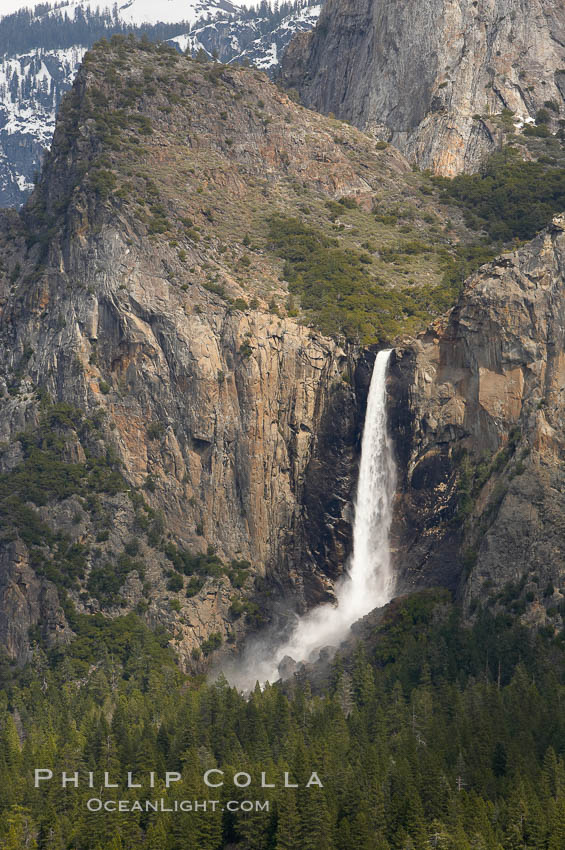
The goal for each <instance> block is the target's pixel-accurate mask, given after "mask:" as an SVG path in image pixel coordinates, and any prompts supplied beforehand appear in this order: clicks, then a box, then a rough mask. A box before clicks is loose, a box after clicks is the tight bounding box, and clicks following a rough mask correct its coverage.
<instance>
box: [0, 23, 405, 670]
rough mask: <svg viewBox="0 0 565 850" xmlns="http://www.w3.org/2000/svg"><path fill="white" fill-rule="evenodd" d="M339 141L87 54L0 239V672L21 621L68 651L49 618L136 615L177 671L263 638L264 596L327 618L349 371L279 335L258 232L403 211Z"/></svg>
mask: <svg viewBox="0 0 565 850" xmlns="http://www.w3.org/2000/svg"><path fill="white" fill-rule="evenodd" d="M336 123H337V122H331V121H327V120H325V119H323V118H319V117H318V116H314V115H312V113H310V112H309V111H308V110H305V109H303V108H302V107H300V106H297V105H296V104H294V103H293V102H292V101H291V100H289V98H288V97H287V96H286V94H284V93H283V92H281V91H279V90H278V89H277V88H276V87H275V86H273V85H272V84H271V83H270V82H269V81H268V79H267V77H266V76H265V75H263V74H260V73H258V72H256V71H248V70H243V69H232V70H229V69H227V68H225V66H214V65H213V64H212V63H200V62H194V61H192V60H191V59H189V58H186V57H184V56H180V55H178V54H177V53H175V52H174V51H173V50H171V49H169V48H166V47H162V48H156V47H153V46H150V45H142V46H141V47H140V46H138V45H136V44H135V42H133V41H131V40H129V41H128V40H124V39H121V40H119V39H118V40H117V41H115V42H114V43H113V44H112V45H111V46H108V45H106V46H103V45H102V46H100V47H99V48H98V49H97V50H95V51H93V52H92V53H91V54H89V56H88V57H87V60H86V62H85V64H84V66H83V69H82V70H81V72H80V73H79V77H78V79H77V82H76V83H75V86H74V89H73V92H72V94H71V95H70V96H69V97H68V98H67V99H66V101H65V102H64V104H63V107H62V110H61V114H60V117H59V123H58V127H57V130H56V132H55V139H54V144H53V149H52V152H51V154H50V155H49V157H48V158H47V161H46V163H45V167H44V169H43V172H42V176H41V179H40V181H39V183H38V186H37V188H36V191H35V193H34V195H33V197H32V199H31V200H30V202H29V203H28V205H27V206H26V208H25V209H24V211H23V214H22V215H20V216H18V215H16V214H15V213H9V214H8V213H6V214H5V215H4V218H3V222H2V233H1V235H0V241H1V243H2V245H1V249H0V250H1V252H2V262H3V266H2V277H1V281H0V394H1V395H2V403H1V407H0V440H1V457H0V464H1V466H0V488H1V491H2V492H1V493H0V501H2V507H1V508H0V510H1V511H2V520H3V527H4V528H5V529H6V531H5V533H4V537H3V538H2V540H1V542H0V551H1V560H0V563H1V564H2V578H1V579H0V588H1V592H2V594H3V597H2V598H3V606H2V614H1V623H0V634H1V635H2V636H3V637H4V640H3V644H4V646H5V648H6V649H7V651H8V653H9V655H10V656H12V657H14V658H17V659H18V660H19V661H24V660H26V658H28V657H29V652H30V649H29V642H28V641H27V640H26V635H27V632H28V630H29V627H32V626H35V625H36V624H38V623H39V624H40V626H41V629H43V630H44V631H45V630H47V632H48V634H47V636H46V638H45V640H46V642H47V644H48V645H49V643H50V642H53V641H56V640H67V639H68V638H69V634H70V630H69V626H68V623H67V621H66V618H65V613H64V612H63V609H64V610H65V611H66V610H67V608H68V602H69V600H70V602H72V603H73V606H74V608H75V610H76V611H77V612H78V613H79V614H80V613H82V614H92V613H95V612H97V611H104V612H105V613H107V614H109V615H111V616H116V615H118V614H120V613H126V612H127V611H131V610H137V611H139V612H141V614H142V615H143V616H144V617H145V618H146V620H147V622H148V623H150V624H152V625H159V624H161V625H165V626H166V627H167V628H169V629H170V630H171V632H172V633H173V634H174V635H175V638H174V643H175V646H176V647H177V649H178V650H179V653H180V655H181V657H182V658H183V660H184V662H185V663H186V664H187V665H190V664H196V663H197V660H195V659H197V658H198V653H199V647H200V646H201V645H202V644H205V643H206V641H207V640H208V639H209V638H210V637H211V636H213V641H215V644H214V645H217V643H218V641H223V642H226V641H228V639H229V640H230V641H232V642H234V641H235V640H236V639H237V637H238V636H240V635H241V634H242V633H243V632H245V630H246V629H247V628H248V627H249V625H250V624H251V625H255V624H257V623H258V622H260V619H261V616H262V615H264V614H267V613H268V610H269V606H270V604H271V603H270V602H269V597H268V595H266V594H267V593H268V589H269V587H271V588H272V587H276V588H277V589H278V594H279V595H280V594H285V595H287V596H288V595H290V596H291V597H293V598H294V600H295V603H296V604H297V605H298V606H301V607H305V606H307V605H312V604H314V603H316V602H318V601H320V600H321V599H327V598H328V597H331V595H332V583H333V580H334V579H335V578H336V577H337V576H338V575H339V574H340V573H341V572H342V570H343V568H344V564H345V560H346V555H347V552H348V551H349V548H350V534H351V525H350V519H351V495H352V492H353V488H354V480H355V474H356V473H355V470H356V458H357V454H358V441H359V432H360V429H361V422H362V415H363V411H362V408H363V404H364V398H365V395H366V391H367V385H368V378H369V373H368V370H367V368H366V365H364V363H363V362H359V350H358V348H356V347H355V346H354V345H350V344H346V343H345V342H342V343H338V342H336V341H334V340H331V339H329V338H326V337H324V336H323V335H320V334H319V333H317V332H316V331H315V330H313V329H311V328H309V327H307V326H305V324H304V323H302V322H301V321H300V318H301V316H300V313H299V310H298V309H297V308H295V307H294V306H293V305H292V303H291V302H290V301H288V299H289V296H288V289H287V284H286V282H285V281H284V278H283V276H282V274H281V268H282V263H281V261H280V259H278V258H277V257H276V256H275V255H274V254H273V253H272V252H270V251H269V246H268V241H267V238H266V231H267V224H266V221H267V219H268V216H269V215H270V213H272V212H274V211H276V210H279V211H280V210H282V211H285V212H287V213H288V214H296V213H297V211H298V205H301V206H305V203H304V202H305V200H307V201H308V203H309V204H310V205H311V208H312V210H313V211H314V210H315V211H316V213H317V214H318V212H317V211H318V210H321V211H324V216H325V220H326V222H327V226H328V227H334V225H333V224H332V222H333V220H334V219H331V220H330V221H328V219H327V215H328V213H327V209H326V204H327V202H328V201H329V200H330V199H331V200H333V201H334V204H335V198H339V197H341V196H342V195H349V196H351V197H354V198H358V199H359V204H361V205H365V206H368V208H369V210H370V209H371V203H372V197H373V195H374V194H376V193H377V191H378V190H382V189H383V188H385V189H388V187H390V197H391V198H392V199H393V198H394V193H395V192H399V191H403V192H404V193H405V194H409V191H414V190H410V189H409V181H410V180H411V179H412V178H411V174H410V169H409V166H408V165H407V163H406V162H405V161H404V160H403V159H402V158H401V157H400V156H399V155H398V154H397V153H396V152H395V151H393V150H391V151H390V152H385V153H383V152H379V151H375V148H374V143H372V142H371V140H370V139H368V138H366V137H365V136H363V135H362V134H360V133H359V132H358V131H356V130H353V129H352V128H348V127H343V129H342V130H340V136H339V137H338V136H337V135H336V133H337V131H336ZM404 175H406V179H407V181H408V182H407V184H406V185H404V184H403V182H402V181H403V180H404ZM399 187H400V189H399ZM414 194H415V195H417V193H416V192H415V191H414ZM391 202H392V201H391ZM354 206H355V208H356V205H355V204H354ZM309 209H310V207H309ZM320 215H321V213H320ZM363 215H366V217H367V220H368V221H369V222H371V221H373V219H371V218H370V214H369V213H367V214H365V213H363ZM375 226H380V225H375ZM336 227H338V225H336ZM287 302H288V303H287ZM285 304H286V305H287V306H285ZM38 481H39V482H40V484H39V491H38V490H37V489H35V488H34V482H36V483H37V482H38ZM195 559H196V560H195ZM198 559H199V560H198ZM183 573H184V576H186V577H184V576H183ZM265 577H266V581H265ZM257 594H259V597H257ZM261 594H263V595H261ZM250 598H251V599H252V600H253V599H258V601H256V602H253V603H248V602H246V600H249V599H250ZM64 600H66V601H64ZM63 601H64V605H63V607H61V605H62V602H63ZM234 603H237V604H236V606H235V608H234ZM251 604H252V607H251V608H250V607H249V605H251ZM246 605H247V608H246V607H245V606H246ZM238 606H239V607H238ZM242 611H243V612H245V611H247V614H246V617H242V616H241V615H242ZM22 612H25V616H24V614H23V613H22ZM246 620H247V622H246ZM14 621H17V622H18V623H19V625H18V627H17V630H16V631H17V633H16V631H14V625H13V624H14Z"/></svg>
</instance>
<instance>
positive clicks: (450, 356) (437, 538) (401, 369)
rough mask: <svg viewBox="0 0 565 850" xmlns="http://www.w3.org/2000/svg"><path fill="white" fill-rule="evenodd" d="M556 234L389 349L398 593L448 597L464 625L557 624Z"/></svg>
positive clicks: (561, 363) (562, 510)
mask: <svg viewBox="0 0 565 850" xmlns="http://www.w3.org/2000/svg"><path fill="white" fill-rule="evenodd" d="M564 268H565V234H564V233H563V231H562V230H561V228H560V227H555V228H553V229H552V230H550V231H549V232H544V233H542V234H541V235H540V236H539V237H537V238H536V239H535V240H534V241H533V242H532V243H531V244H529V245H527V246H526V247H525V248H523V249H521V250H519V251H517V252H516V253H512V254H505V255H503V256H502V257H501V258H500V259H499V260H497V261H495V262H493V263H492V264H490V265H488V266H485V267H484V268H483V269H481V270H480V271H479V272H478V273H477V274H475V275H474V276H472V277H471V278H470V279H469V281H468V282H467V285H466V288H465V291H464V293H463V295H462V297H461V299H460V301H459V303H458V304H457V305H456V306H455V307H454V309H453V310H452V311H451V313H450V314H449V315H448V316H447V317H446V319H445V320H443V321H440V322H438V323H436V324H435V325H434V326H433V327H432V328H431V329H430V330H429V331H428V333H426V334H425V335H424V336H423V337H421V338H420V339H419V340H418V341H417V342H416V343H409V344H407V345H406V346H405V347H400V348H399V349H398V350H397V359H396V362H395V364H394V367H393V370H392V375H391V395H392V397H393V398H394V402H393V409H392V421H393V430H394V432H395V434H396V436H397V440H398V447H399V458H400V462H401V469H402V470H403V476H404V481H403V484H402V486H401V487H400V491H401V492H400V494H399V505H398V522H397V527H396V541H397V544H398V545H399V546H400V551H399V553H398V563H399V570H400V574H401V588H403V589H407V588H413V587H415V586H417V585H422V584H426V583H428V584H429V583H437V581H438V578H439V579H440V581H442V583H444V584H448V585H449V584H451V586H452V587H454V588H458V590H459V593H460V594H461V596H462V598H463V600H464V602H465V606H466V609H467V611H468V613H472V612H473V611H475V610H476V609H477V606H478V605H479V604H480V605H483V606H484V605H487V606H488V605H490V606H496V605H499V604H502V605H504V606H509V607H511V610H513V611H514V612H515V613H518V614H520V615H521V616H522V617H523V619H524V621H526V622H531V621H533V622H536V623H538V624H546V623H549V624H550V626H551V628H553V627H557V626H559V625H560V623H561V614H560V613H559V612H560V610H561V609H560V604H561V600H562V599H563V595H562V594H563V589H564V586H565V573H564V570H565V535H564V533H563V532H564V529H565V526H564V520H563V517H564V516H565V430H564V428H565V394H564V388H565V286H564V278H563V272H564Z"/></svg>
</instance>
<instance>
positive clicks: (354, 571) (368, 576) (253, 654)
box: [226, 351, 396, 688]
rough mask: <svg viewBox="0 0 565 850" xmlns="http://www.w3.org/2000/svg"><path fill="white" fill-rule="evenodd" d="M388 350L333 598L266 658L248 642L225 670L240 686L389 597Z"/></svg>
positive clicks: (315, 647) (274, 670) (320, 643)
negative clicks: (236, 663)
mask: <svg viewBox="0 0 565 850" xmlns="http://www.w3.org/2000/svg"><path fill="white" fill-rule="evenodd" d="M390 354H391V352H390V351H381V352H379V353H378V355H377V358H376V361H375V365H374V368H373V377H372V379H371V387H370V390H369V398H368V400H367V412H366V415H365V425H364V429H363V441H362V445H361V462H360V467H359V482H358V485H357V497H356V501H355V522H354V526H353V554H352V557H351V562H350V569H349V572H348V574H347V576H345V577H344V578H343V579H342V580H341V581H340V582H339V584H338V585H337V587H336V599H337V604H336V605H332V604H330V603H328V604H326V605H320V606H319V607H318V608H314V609H312V610H311V611H309V612H308V613H307V614H305V615H304V616H303V617H300V618H298V619H297V622H296V625H295V627H294V629H293V631H292V634H291V636H290V638H289V640H288V641H287V642H286V643H285V644H284V645H282V646H280V645H279V646H278V647H277V648H276V649H275V651H274V652H272V653H270V655H269V657H268V658H265V657H261V656H262V655H263V653H262V652H261V645H260V644H256V645H254V646H250V647H249V652H248V653H246V657H245V661H244V664H243V668H242V667H239V669H238V670H235V671H231V672H229V671H227V670H226V673H227V676H228V679H230V680H231V681H232V682H233V684H235V685H239V686H241V687H244V688H245V687H250V686H252V685H253V684H255V682H256V681H257V680H258V681H260V682H265V681H271V682H272V681H276V680H277V679H279V678H280V673H279V670H278V667H279V664H280V662H281V661H282V659H283V658H285V657H288V656H290V658H292V659H294V661H297V662H300V661H308V660H314V659H315V658H316V657H317V653H318V652H319V650H320V649H322V648H323V647H325V646H336V645H337V644H339V643H340V642H341V641H342V640H343V639H344V638H345V636H346V635H347V632H348V631H349V628H350V626H351V625H352V624H353V623H354V622H356V621H357V620H359V619H360V618H361V617H363V616H365V614H368V613H369V611H372V610H373V609H374V608H377V607H379V606H381V605H385V604H386V603H387V602H389V601H390V599H391V598H392V594H393V590H394V578H393V574H392V568H391V559H390V546H389V531H390V524H391V521H392V502H393V497H394V492H395V486H396V470H395V465H394V455H393V447H392V441H391V439H390V436H389V433H388V428H387V414H386V374H387V367H388V361H389V358H390Z"/></svg>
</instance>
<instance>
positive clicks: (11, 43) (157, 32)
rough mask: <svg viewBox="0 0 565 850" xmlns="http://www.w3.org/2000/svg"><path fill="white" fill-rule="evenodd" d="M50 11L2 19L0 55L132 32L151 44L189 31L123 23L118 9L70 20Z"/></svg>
mask: <svg viewBox="0 0 565 850" xmlns="http://www.w3.org/2000/svg"><path fill="white" fill-rule="evenodd" d="M49 8H50V6H49V5H48V4H46V3H44V4H41V5H38V6H36V7H35V9H34V10H33V11H31V10H30V9H21V10H20V11H19V12H15V13H14V14H13V15H6V16H5V17H3V18H2V20H1V21H0V55H2V54H9V55H10V56H13V55H14V54H17V53H26V52H27V51H35V50H37V48H38V47H40V48H43V49H44V50H55V49H63V48H66V47H73V46H74V45H77V44H80V45H82V46H83V47H91V46H92V45H93V44H94V43H95V42H96V41H98V40H99V39H101V38H105V37H109V36H111V35H114V34H119V33H130V32H133V33H134V34H135V35H137V36H142V35H144V34H145V35H146V36H147V37H148V38H150V39H151V41H162V40H164V39H167V38H172V37H173V36H175V35H179V34H180V33H183V32H187V31H188V30H189V29H190V25H189V24H187V23H186V22H180V23H178V24H142V25H140V26H133V25H132V24H126V23H124V22H123V21H120V20H119V18H118V16H117V13H116V11H115V10H114V12H109V11H99V10H96V11H91V10H90V9H84V10H83V9H76V10H75V13H74V17H71V16H69V14H68V13H67V12H64V11H55V12H53V13H52V14H50V15H47V14H46V13H47V12H48V10H49Z"/></svg>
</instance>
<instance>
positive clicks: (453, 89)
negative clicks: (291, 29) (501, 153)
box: [282, 0, 565, 176]
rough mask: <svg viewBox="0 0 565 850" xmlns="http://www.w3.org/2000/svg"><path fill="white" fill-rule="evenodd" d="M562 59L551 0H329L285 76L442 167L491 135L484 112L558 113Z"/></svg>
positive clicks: (480, 152)
mask: <svg viewBox="0 0 565 850" xmlns="http://www.w3.org/2000/svg"><path fill="white" fill-rule="evenodd" d="M564 68H565V10H564V8H563V5H562V4H561V3H558V2H555V0H532V2H523V0H426V2H422V0H408V1H407V2H401V3H389V2H386V0H328V2H327V3H326V5H325V6H324V8H323V10H322V14H321V16H320V19H319V23H318V25H317V27H316V29H315V30H314V31H313V32H312V33H306V34H301V35H299V36H297V38H296V39H295V40H294V41H293V42H292V43H291V45H290V46H289V48H288V50H287V53H286V55H285V57H284V60H283V66H282V79H283V81H284V83H285V85H287V86H288V87H292V88H296V89H297V90H298V91H299V93H300V95H301V97H302V99H303V102H304V103H305V104H306V105H307V106H310V107H312V108H314V109H317V110H319V111H321V112H324V113H329V112H333V113H335V115H337V116H338V117H340V118H343V119H347V120H349V121H351V122H352V123H353V124H355V125H356V126H358V127H361V128H363V129H366V130H370V131H372V132H375V133H376V134H377V135H378V136H379V137H382V138H384V139H386V140H388V141H391V142H392V143H393V144H394V145H396V146H397V147H398V148H399V149H400V150H401V151H403V153H405V154H406V155H407V156H408V158H409V159H411V160H412V161H413V162H415V163H417V164H418V165H419V166H420V167H422V168H431V169H433V170H434V171H436V172H438V173H440V174H444V175H447V176H449V175H453V174H456V173H458V172H461V171H473V170H476V168H477V167H478V165H479V164H480V162H481V160H482V159H483V157H484V156H485V154H486V153H488V152H490V151H492V150H493V149H494V147H495V146H496V144H497V134H496V130H495V129H494V126H493V124H492V123H491V122H490V120H489V115H490V114H492V113H500V112H501V111H502V110H503V109H510V110H512V111H513V112H514V113H515V120H516V121H520V122H523V121H526V120H532V119H533V118H534V117H535V115H536V112H537V110H538V109H540V108H541V107H543V106H544V104H545V103H547V102H551V103H552V104H553V105H554V108H555V109H556V110H557V112H563V96H564V93H565V85H564V83H563V79H564V72H563V69H564ZM556 117H557V115H556Z"/></svg>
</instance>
